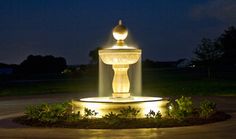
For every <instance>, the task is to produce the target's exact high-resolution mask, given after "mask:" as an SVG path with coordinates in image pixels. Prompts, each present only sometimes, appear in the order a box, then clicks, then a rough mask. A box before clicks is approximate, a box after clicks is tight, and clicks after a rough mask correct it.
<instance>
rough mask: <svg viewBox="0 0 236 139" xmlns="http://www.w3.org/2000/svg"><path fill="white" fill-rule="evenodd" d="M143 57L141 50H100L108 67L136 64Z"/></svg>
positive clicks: (100, 54)
mask: <svg viewBox="0 0 236 139" xmlns="http://www.w3.org/2000/svg"><path fill="white" fill-rule="evenodd" d="M140 55H141V50H140V49H103V50H99V56H100V57H101V59H102V61H103V62H104V63H105V64H108V65H126V64H134V63H136V62H137V61H138V60H139V58H140Z"/></svg>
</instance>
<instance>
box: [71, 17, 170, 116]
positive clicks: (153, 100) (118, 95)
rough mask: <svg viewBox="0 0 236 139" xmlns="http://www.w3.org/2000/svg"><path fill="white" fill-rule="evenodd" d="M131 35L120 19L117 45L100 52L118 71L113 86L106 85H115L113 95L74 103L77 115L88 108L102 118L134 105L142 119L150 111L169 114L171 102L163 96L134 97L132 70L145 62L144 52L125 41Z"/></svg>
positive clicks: (83, 99)
mask: <svg viewBox="0 0 236 139" xmlns="http://www.w3.org/2000/svg"><path fill="white" fill-rule="evenodd" d="M127 36H128V30H127V28H126V27H125V26H124V25H122V22H121V20H120V21H119V24H118V25H117V26H116V27H115V28H114V29H113V37H114V38H115V39H116V41H117V42H116V44H115V45H113V46H112V47H109V48H106V49H102V50H99V52H98V53H99V57H100V58H101V61H102V62H103V63H104V64H105V65H109V66H110V67H109V68H112V69H113V71H114V77H113V81H112V83H107V84H106V85H107V86H109V85H111V86H112V90H113V92H110V95H109V96H105V97H92V98H82V99H80V100H79V101H78V100H72V103H73V111H74V112H77V111H80V112H81V114H82V115H83V111H84V109H85V108H88V109H91V110H95V111H96V112H98V115H97V116H98V117H101V116H104V115H105V114H107V113H109V112H114V113H119V111H120V110H121V109H122V108H126V107H128V106H130V107H132V108H135V109H139V110H140V113H139V115H138V117H140V118H142V117H145V114H147V113H148V112H149V111H150V110H153V111H155V112H157V111H160V112H161V113H162V115H165V111H166V104H167V103H168V101H167V100H165V99H162V98H160V97H142V96H132V92H130V80H129V75H128V70H129V67H130V66H132V65H134V64H136V63H137V62H138V61H141V53H142V51H141V50H140V49H137V48H135V47H130V46H127V45H126V44H125V42H124V40H125V39H126V37H127ZM139 68H141V67H139ZM100 70H101V69H100ZM99 78H101V77H99Z"/></svg>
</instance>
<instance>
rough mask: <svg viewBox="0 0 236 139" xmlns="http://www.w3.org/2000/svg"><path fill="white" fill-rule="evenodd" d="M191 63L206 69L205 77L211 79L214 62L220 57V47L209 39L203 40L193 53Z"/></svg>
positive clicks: (221, 52)
mask: <svg viewBox="0 0 236 139" xmlns="http://www.w3.org/2000/svg"><path fill="white" fill-rule="evenodd" d="M194 54H195V58H194V59H193V63H195V64H196V65H197V66H202V67H205V68H207V75H208V77H209V78H211V72H212V71H211V70H212V68H213V67H214V66H215V64H216V62H217V61H219V59H220V58H221V57H222V54H223V51H222V48H221V47H220V45H218V44H217V43H216V42H213V41H212V40H210V39H207V38H203V39H202V40H201V44H199V45H198V47H197V48H196V50H195V51H194Z"/></svg>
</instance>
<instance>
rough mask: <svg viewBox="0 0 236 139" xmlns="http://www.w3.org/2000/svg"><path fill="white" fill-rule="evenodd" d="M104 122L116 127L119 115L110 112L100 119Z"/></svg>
mask: <svg viewBox="0 0 236 139" xmlns="http://www.w3.org/2000/svg"><path fill="white" fill-rule="evenodd" d="M102 118H103V120H104V122H105V123H106V124H108V125H116V124H119V123H120V120H121V119H120V117H119V114H116V113H113V112H110V113H108V114H106V115H105V116H103V117H102Z"/></svg>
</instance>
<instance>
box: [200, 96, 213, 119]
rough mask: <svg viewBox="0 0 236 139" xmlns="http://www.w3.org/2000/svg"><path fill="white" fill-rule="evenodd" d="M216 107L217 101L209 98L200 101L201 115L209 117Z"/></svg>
mask: <svg viewBox="0 0 236 139" xmlns="http://www.w3.org/2000/svg"><path fill="white" fill-rule="evenodd" d="M215 109H216V103H214V102H211V101H209V100H204V101H202V102H201V103H200V117H203V118H208V117H209V116H211V115H212V114H213V113H214V112H215Z"/></svg>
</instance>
